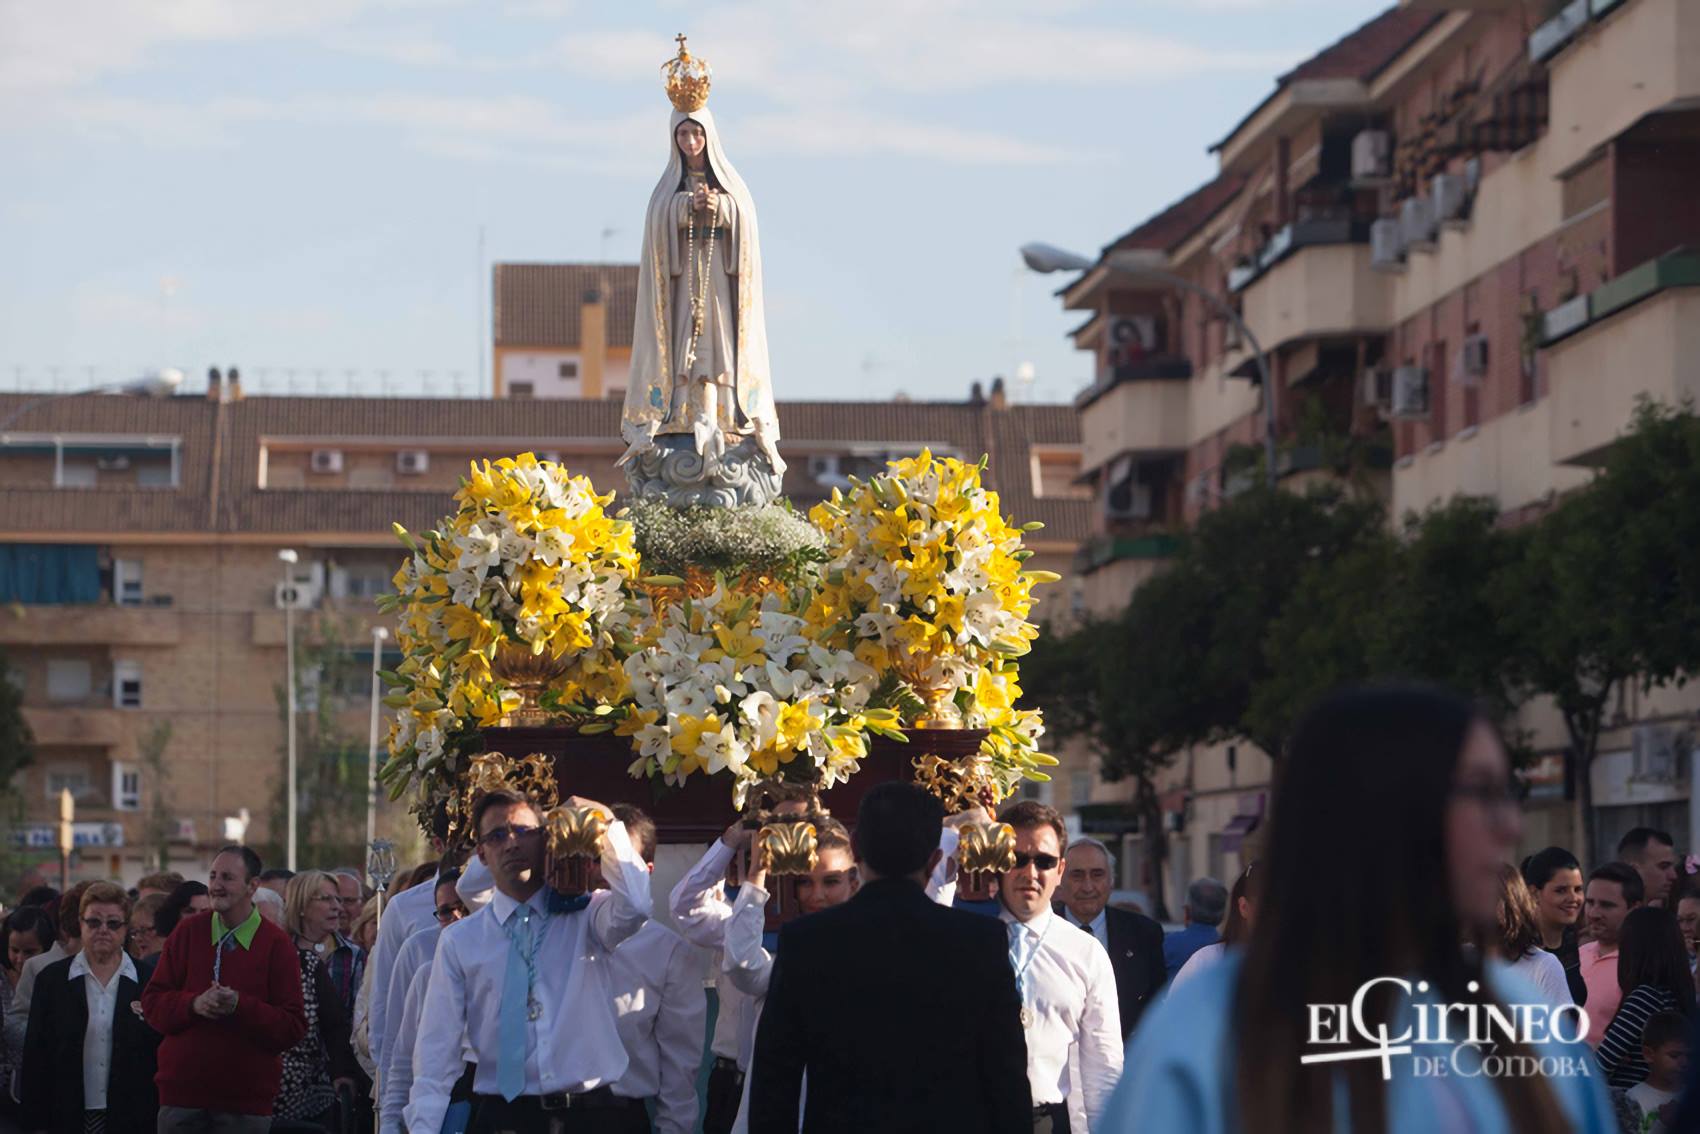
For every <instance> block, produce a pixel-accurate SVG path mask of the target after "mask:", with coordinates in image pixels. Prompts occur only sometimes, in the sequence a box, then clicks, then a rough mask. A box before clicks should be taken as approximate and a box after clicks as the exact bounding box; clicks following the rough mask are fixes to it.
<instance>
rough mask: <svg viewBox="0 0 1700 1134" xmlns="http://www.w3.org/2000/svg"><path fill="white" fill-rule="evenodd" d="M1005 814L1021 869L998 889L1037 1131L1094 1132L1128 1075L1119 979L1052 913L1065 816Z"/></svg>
mask: <svg viewBox="0 0 1700 1134" xmlns="http://www.w3.org/2000/svg"><path fill="white" fill-rule="evenodd" d="M998 818H999V820H1001V821H1002V822H1004V823H1008V824H1009V825H1010V826H1011V827H1012V828H1014V829H1015V869H1013V870H1009V871H1006V872H1005V873H1004V874H1003V876H1002V877H1001V879H1000V880H999V883H998V892H999V898H1000V900H1001V901H1002V903H1003V907H1004V910H1003V914H1002V916H1003V920H1004V921H1005V923H1006V924H1008V926H1009V938H1010V945H1009V953H1010V965H1011V967H1012V968H1014V970H1015V984H1016V991H1017V993H1018V994H1019V996H1020V998H1021V1023H1022V1027H1023V1029H1024V1030H1025V1032H1026V1036H1027V1082H1028V1086H1029V1088H1030V1090H1031V1091H1032V1094H1033V1129H1034V1131H1035V1134H1070V1132H1071V1131H1072V1130H1073V1129H1074V1126H1073V1123H1074V1122H1077V1121H1079V1120H1081V1119H1084V1126H1085V1132H1086V1134H1089V1132H1090V1131H1092V1130H1094V1129H1098V1120H1099V1117H1100V1116H1101V1115H1102V1114H1103V1112H1104V1106H1105V1104H1106V1103H1107V1102H1108V1101H1109V1098H1110V1092H1111V1091H1113V1090H1114V1089H1115V1085H1116V1080H1117V1079H1119V1078H1120V1077H1121V1071H1122V1033H1121V1020H1120V1012H1119V1010H1118V1008H1117V1002H1116V975H1115V972H1114V971H1113V970H1112V969H1111V967H1110V958H1109V954H1108V953H1106V952H1105V950H1104V948H1103V946H1102V945H1100V944H1099V943H1098V941H1097V940H1096V939H1095V938H1093V937H1092V936H1090V935H1089V934H1085V933H1082V932H1080V930H1079V929H1078V928H1077V927H1075V926H1073V925H1070V924H1068V923H1067V922H1065V921H1064V920H1063V919H1062V918H1060V917H1058V916H1057V915H1056V914H1055V913H1053V912H1052V910H1051V899H1052V897H1053V896H1054V895H1055V894H1056V891H1057V884H1058V883H1059V882H1061V881H1062V865H1063V843H1064V840H1065V839H1066V837H1067V828H1065V827H1064V826H1063V821H1062V816H1060V815H1058V814H1057V812H1056V811H1055V809H1053V808H1051V807H1049V806H1047V805H1045V804H1043V803H1039V802H1037V801H1035V800H1023V801H1021V802H1020V803H1016V804H1014V805H1012V806H1010V807H1008V808H1005V809H1004V812H1003V814H1001V815H1000V816H998ZM1077 1075H1078V1082H1076V1076H1077ZM1071 1115H1072V1119H1071Z"/></svg>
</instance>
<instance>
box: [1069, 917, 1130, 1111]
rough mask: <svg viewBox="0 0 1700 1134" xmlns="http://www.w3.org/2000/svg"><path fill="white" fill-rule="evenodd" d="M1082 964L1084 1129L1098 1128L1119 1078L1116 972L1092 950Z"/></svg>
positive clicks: (1103, 954) (1105, 956)
mask: <svg viewBox="0 0 1700 1134" xmlns="http://www.w3.org/2000/svg"><path fill="white" fill-rule="evenodd" d="M1087 956H1088V960H1087V963H1086V1008H1085V1011H1084V1012H1083V1013H1082V1014H1081V1018H1080V1034H1079V1037H1078V1043H1079V1050H1080V1093H1081V1095H1082V1098H1083V1101H1084V1103H1085V1105H1086V1128H1087V1130H1088V1131H1092V1130H1097V1129H1099V1128H1100V1127H1099V1122H1100V1121H1101V1120H1102V1118H1103V1116H1104V1109H1105V1107H1107V1106H1108V1105H1109V1102H1110V1095H1111V1093H1112V1092H1113V1091H1115V1089H1116V1081H1117V1080H1119V1079H1120V1078H1121V1077H1122V1025H1121V1011H1120V1008H1119V1007H1118V1004H1117V1001H1116V971H1115V969H1114V968H1112V967H1111V965H1110V956H1109V954H1108V953H1106V952H1104V950H1102V949H1097V948H1095V949H1092V950H1090V951H1089V952H1088V954H1087Z"/></svg>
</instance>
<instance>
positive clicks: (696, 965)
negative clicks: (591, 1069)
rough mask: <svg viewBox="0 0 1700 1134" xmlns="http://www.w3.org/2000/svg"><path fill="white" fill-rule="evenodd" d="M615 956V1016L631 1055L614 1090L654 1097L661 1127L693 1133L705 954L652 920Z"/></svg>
mask: <svg viewBox="0 0 1700 1134" xmlns="http://www.w3.org/2000/svg"><path fill="white" fill-rule="evenodd" d="M611 961H612V963H611V964H610V965H609V970H608V975H609V979H610V983H611V985H612V987H613V993H614V1023H615V1025H616V1026H617V1027H618V1028H619V1031H620V1041H621V1042H622V1043H623V1044H625V1047H626V1061H627V1062H626V1073H625V1074H624V1075H621V1076H620V1079H619V1081H618V1082H616V1083H615V1084H614V1093H615V1094H616V1095H619V1096H621V1097H622V1098H629V1099H650V1098H652V1099H654V1100H655V1130H656V1134H690V1132H691V1131H693V1130H695V1129H696V1125H697V1084H696V1079H697V1068H698V1067H699V1066H700V1065H701V1063H702V1030H703V1024H704V1022H705V1021H706V1020H707V1019H708V997H707V996H706V995H705V994H704V992H703V977H704V976H705V975H706V971H707V969H706V961H705V958H704V957H703V954H702V952H701V951H700V950H698V949H697V948H696V947H695V946H693V945H691V944H690V943H689V942H687V941H686V940H685V939H684V938H683V937H680V936H679V935H678V934H677V933H675V932H673V931H672V930H671V929H669V928H668V927H667V926H665V925H663V924H662V923H660V922H658V921H651V922H647V923H645V925H644V927H643V928H642V929H640V930H638V931H637V933H635V934H633V935H632V937H631V938H630V939H629V940H627V941H626V942H624V943H623V944H622V945H621V946H620V947H619V948H618V949H615V950H614V954H613V957H612V959H611Z"/></svg>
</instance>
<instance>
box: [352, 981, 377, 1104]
mask: <svg viewBox="0 0 1700 1134" xmlns="http://www.w3.org/2000/svg"><path fill="white" fill-rule="evenodd" d="M371 1004H372V966H371V965H369V964H368V965H367V966H366V969H365V972H364V974H363V975H362V976H361V978H360V992H359V993H358V994H357V995H356V996H355V997H354V1023H353V1025H352V1031H351V1036H350V1038H351V1042H352V1045H353V1047H354V1058H355V1061H356V1062H358V1063H359V1064H360V1069H361V1070H362V1071H364V1072H366V1077H367V1078H368V1079H373V1080H376V1079H378V1078H379V1077H380V1076H379V1075H378V1065H377V1064H376V1063H373V1062H372V1044H371V1034H370V1033H369V1032H368V1031H367V1023H368V1018H369V1017H370V1015H371ZM375 1090H376V1084H375V1083H374V1091H375ZM376 1098H377V1095H376V1094H375V1093H374V1095H373V1099H374V1101H375V1100H376Z"/></svg>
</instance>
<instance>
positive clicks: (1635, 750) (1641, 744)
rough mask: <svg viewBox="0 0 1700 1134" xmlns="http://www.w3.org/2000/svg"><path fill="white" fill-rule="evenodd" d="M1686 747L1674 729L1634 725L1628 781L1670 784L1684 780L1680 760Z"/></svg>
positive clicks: (1686, 740) (1666, 725)
mask: <svg viewBox="0 0 1700 1134" xmlns="http://www.w3.org/2000/svg"><path fill="white" fill-rule="evenodd" d="M1689 744H1690V740H1689V737H1688V736H1687V735H1685V734H1684V733H1681V732H1679V731H1678V730H1677V728H1676V726H1674V725H1668V724H1644V725H1636V726H1635V729H1634V731H1633V732H1632V733H1631V734H1630V773H1629V778H1630V780H1631V781H1632V782H1635V783H1644V784H1674V783H1676V782H1677V781H1679V780H1681V779H1684V778H1685V777H1684V775H1683V767H1682V764H1683V756H1684V755H1685V753H1686V750H1687V749H1688V747H1689Z"/></svg>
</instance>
